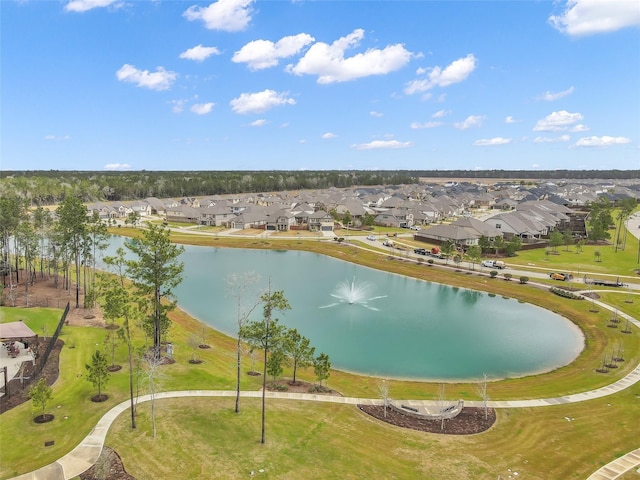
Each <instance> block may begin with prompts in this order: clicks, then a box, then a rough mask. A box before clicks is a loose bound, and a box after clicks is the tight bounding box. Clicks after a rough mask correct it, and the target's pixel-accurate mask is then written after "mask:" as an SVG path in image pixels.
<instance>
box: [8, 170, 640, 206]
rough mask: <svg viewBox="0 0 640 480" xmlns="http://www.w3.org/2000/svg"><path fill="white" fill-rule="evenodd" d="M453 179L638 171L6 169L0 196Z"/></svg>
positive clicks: (94, 197)
mask: <svg viewBox="0 0 640 480" xmlns="http://www.w3.org/2000/svg"><path fill="white" fill-rule="evenodd" d="M429 178H431V179H444V178H458V179H465V178H468V179H469V180H478V179H483V178H486V179H489V178H490V179H505V180H509V179H514V180H516V179H518V180H519V179H531V180H544V179H549V180H561V179H573V180H592V179H637V178H640V170H575V171H574V170H539V171H525V170H420V171H418V170H416V171H410V170H395V171H394V170H385V171H372V170H353V171H349V170H319V171H311V170H307V171H276V170H274V171H267V170H263V171H145V170H142V171H123V172H102V171H101V172H98V171H61V170H47V171H45V170H33V171H5V172H0V195H12V194H15V195H18V196H20V197H22V198H24V199H26V200H29V202H30V203H31V205H36V206H37V205H53V204H57V203H59V202H60V201H62V200H64V199H65V198H66V197H67V196H69V195H73V196H77V197H79V198H81V199H82V200H83V201H85V202H93V201H99V200H106V201H120V200H136V199H143V198H147V197H158V198H167V197H178V198H180V197H185V196H203V195H223V194H234V193H250V192H276V191H284V190H306V189H326V188H330V187H337V188H344V187H353V186H367V185H400V184H405V185H406V184H413V183H418V182H419V181H420V180H421V179H423V180H424V179H429Z"/></svg>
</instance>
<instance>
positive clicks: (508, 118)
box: [504, 115, 517, 123]
mask: <svg viewBox="0 0 640 480" xmlns="http://www.w3.org/2000/svg"><path fill="white" fill-rule="evenodd" d="M516 122H517V120H516V119H515V118H513V117H512V116H511V115H509V116H508V117H506V118H505V119H504V123H516Z"/></svg>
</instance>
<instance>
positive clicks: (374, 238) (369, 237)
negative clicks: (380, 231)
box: [367, 235, 376, 242]
mask: <svg viewBox="0 0 640 480" xmlns="http://www.w3.org/2000/svg"><path fill="white" fill-rule="evenodd" d="M367 240H371V241H372V242H375V241H376V236H375V235H367Z"/></svg>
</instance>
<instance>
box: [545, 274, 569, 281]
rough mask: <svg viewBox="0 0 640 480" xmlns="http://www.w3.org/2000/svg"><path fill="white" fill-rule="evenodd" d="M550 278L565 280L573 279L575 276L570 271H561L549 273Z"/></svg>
mask: <svg viewBox="0 0 640 480" xmlns="http://www.w3.org/2000/svg"><path fill="white" fill-rule="evenodd" d="M549 278H550V279H551V280H560V281H562V282H565V281H567V280H571V279H572V278H573V276H572V275H571V274H569V273H559V272H553V273H550V274H549Z"/></svg>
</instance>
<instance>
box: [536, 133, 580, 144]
mask: <svg viewBox="0 0 640 480" xmlns="http://www.w3.org/2000/svg"><path fill="white" fill-rule="evenodd" d="M569 140H571V137H570V136H569V135H560V136H559V137H553V138H552V137H536V138H534V139H533V143H559V142H568V141H569Z"/></svg>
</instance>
